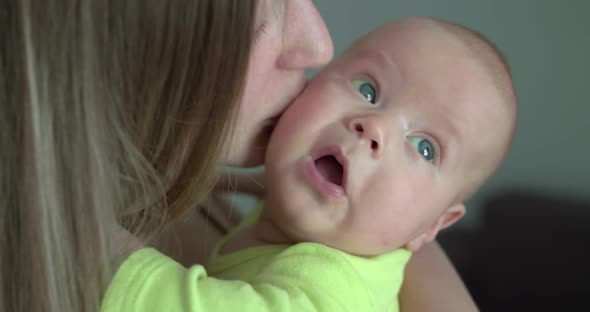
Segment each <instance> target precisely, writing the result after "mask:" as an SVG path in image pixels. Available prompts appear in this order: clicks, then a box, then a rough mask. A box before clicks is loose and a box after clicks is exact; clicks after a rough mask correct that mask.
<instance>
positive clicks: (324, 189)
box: [303, 154, 346, 198]
mask: <svg viewBox="0 0 590 312" xmlns="http://www.w3.org/2000/svg"><path fill="white" fill-rule="evenodd" d="M324 155H327V154H324ZM324 155H322V156H324ZM320 157H321V156H320ZM342 165H343V167H344V171H343V180H342V181H343V182H344V181H345V177H346V166H345V164H342ZM303 169H304V171H305V173H306V175H307V177H308V179H309V181H310V183H311V184H312V185H313V186H314V187H315V188H316V189H317V190H318V191H320V192H321V193H323V194H325V195H328V196H330V197H336V198H342V197H345V196H346V192H345V189H344V186H345V184H344V183H343V184H342V186H340V185H337V184H334V183H332V182H330V181H328V180H326V178H325V177H324V176H323V175H322V174H320V172H319V171H318V168H317V167H316V165H315V159H314V158H313V157H311V156H306V157H305V159H304V161H303Z"/></svg>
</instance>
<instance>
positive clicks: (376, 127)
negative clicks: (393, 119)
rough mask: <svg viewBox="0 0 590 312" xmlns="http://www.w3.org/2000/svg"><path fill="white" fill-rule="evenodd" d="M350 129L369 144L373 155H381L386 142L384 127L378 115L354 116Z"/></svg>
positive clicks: (374, 156)
mask: <svg viewBox="0 0 590 312" xmlns="http://www.w3.org/2000/svg"><path fill="white" fill-rule="evenodd" d="M349 129H350V130H351V131H353V132H354V133H356V135H357V136H358V138H359V139H361V140H362V142H363V143H366V144H367V145H368V148H369V149H370V153H371V157H373V158H380V157H381V155H382V152H383V148H384V146H383V144H384V143H385V140H384V129H383V126H382V125H381V124H380V122H379V120H378V119H377V118H376V117H372V116H371V117H361V118H354V119H352V120H351V121H350V123H349Z"/></svg>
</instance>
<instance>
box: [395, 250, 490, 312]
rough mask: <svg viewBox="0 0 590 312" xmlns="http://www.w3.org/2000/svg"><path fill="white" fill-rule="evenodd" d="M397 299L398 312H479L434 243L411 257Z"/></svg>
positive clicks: (459, 279) (447, 259)
mask: <svg viewBox="0 0 590 312" xmlns="http://www.w3.org/2000/svg"><path fill="white" fill-rule="evenodd" d="M399 298H400V311H402V312H429V311H433V312H434V311H436V312H446V311H449V312H464V311H479V309H478V308H477V306H476V305H475V302H474V301H473V298H472V297H471V295H470V294H469V292H468V291H467V288H465V285H464V284H463V281H462V280H461V278H460V277H459V274H458V273H457V271H455V268H454V267H453V265H452V264H451V262H450V261H449V258H447V256H446V255H445V253H444V251H443V250H442V249H441V248H440V246H439V245H438V243H432V244H428V245H425V246H424V247H422V249H421V250H420V251H418V252H416V253H415V254H414V255H413V256H412V259H411V260H410V262H409V263H408V265H407V267H406V273H405V277H404V283H403V285H402V289H401V292H400V296H399Z"/></svg>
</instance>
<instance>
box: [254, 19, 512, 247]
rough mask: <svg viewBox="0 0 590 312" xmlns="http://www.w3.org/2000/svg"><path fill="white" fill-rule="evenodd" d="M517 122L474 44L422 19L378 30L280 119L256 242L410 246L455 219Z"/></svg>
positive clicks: (507, 87) (495, 67)
mask: <svg viewBox="0 0 590 312" xmlns="http://www.w3.org/2000/svg"><path fill="white" fill-rule="evenodd" d="M515 123H516V99H515V96H514V92H513V91H512V81H511V79H510V74H509V72H508V69H507V66H506V65H505V63H504V62H503V60H502V58H501V56H500V55H499V54H498V53H497V52H496V50H495V49H494V48H493V47H492V46H491V45H490V44H488V43H487V42H486V41H484V39H482V38H481V37H479V36H478V35H476V34H475V33H473V32H471V31H470V30H468V29H466V28H464V27H462V26H458V25H454V24H450V23H447V22H442V21H436V20H432V19H426V18H407V19H403V20H399V21H395V22H392V23H389V24H386V25H384V26H383V27H380V28H379V29H377V30H375V31H373V32H371V33H369V34H368V35H366V36H365V37H363V38H361V39H360V40H359V41H358V42H356V43H355V44H354V45H353V46H352V47H351V48H349V49H348V50H347V51H346V52H345V53H344V54H343V55H342V56H341V57H340V58H338V59H337V60H335V61H334V62H332V63H331V64H330V65H329V66H328V67H326V68H325V69H324V70H323V71H321V72H320V73H319V74H318V75H317V76H316V77H314V79H313V80H311V81H310V82H309V83H308V85H307V86H306V88H305V89H304V91H303V92H302V94H301V95H300V96H299V97H298V98H297V99H296V100H295V102H294V103H293V104H292V105H291V106H290V107H289V108H288V109H287V110H286V111H285V113H284V114H283V115H282V116H281V119H280V120H279V122H278V124H277V126H276V128H275V129H274V132H273V134H272V137H271V140H270V144H269V146H268V150H267V154H266V182H267V187H268V195H267V198H266V201H265V208H264V210H263V212H262V214H261V217H260V220H259V221H258V223H257V225H256V228H255V229H253V231H254V232H255V237H256V240H257V241H259V242H266V243H296V242H304V241H311V242H318V243H322V244H325V245H327V246H330V247H333V248H336V249H340V250H343V251H345V252H348V253H351V254H355V255H361V256H371V255H377V254H382V253H385V252H388V251H391V250H393V249H397V248H400V247H406V248H408V249H410V250H417V249H419V248H420V247H421V246H422V245H423V244H424V243H426V242H429V241H432V240H433V239H434V238H435V236H436V234H437V233H438V231H439V230H440V229H442V228H445V227H447V226H449V225H451V224H453V223H454V222H456V221H457V220H458V219H460V218H461V217H462V216H463V215H464V213H465V207H464V205H463V202H464V201H465V200H466V199H467V197H468V196H470V195H471V194H472V193H473V192H474V191H475V190H477V189H478V188H479V186H480V185H481V184H482V183H483V182H484V181H485V180H486V179H487V178H488V177H489V176H490V175H491V174H492V173H493V172H494V170H495V169H496V168H497V166H498V164H499V163H500V161H501V160H502V158H503V157H504V155H505V153H506V151H507V149H508V147H509V145H510V142H511V138H512V136H513V132H514V128H515Z"/></svg>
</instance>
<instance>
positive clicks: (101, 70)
mask: <svg viewBox="0 0 590 312" xmlns="http://www.w3.org/2000/svg"><path fill="white" fill-rule="evenodd" d="M0 3H1V5H0V34H2V35H1V36H2V38H1V39H0V104H1V105H0V112H1V114H0V133H1V134H0V137H1V141H0V144H1V145H2V152H1V153H0V159H1V162H0V163H1V166H2V167H1V170H2V173H1V174H0V176H1V177H2V184H1V188H0V229H1V230H2V232H1V235H0V245H1V247H0V248H1V250H2V257H1V259H2V260H1V263H0V264H1V271H0V279H1V280H2V282H1V283H2V284H1V285H2V286H1V291H0V302H1V305H0V307H1V310H3V311H41V310H42V311H95V310H97V309H98V307H99V306H100V301H101V297H102V295H103V293H104V291H105V289H106V287H107V286H108V283H109V281H110V280H111V278H112V276H113V274H114V272H115V271H116V269H117V267H118V263H120V261H122V260H123V258H121V254H128V253H130V252H132V251H133V249H134V248H137V244H132V243H133V241H132V240H131V239H130V238H129V237H127V236H126V232H125V231H123V230H121V229H120V225H123V226H124V227H125V229H126V230H129V231H131V232H132V233H134V234H135V235H136V237H137V238H139V239H140V240H142V239H146V238H147V237H150V236H151V235H153V234H154V233H156V232H157V231H158V230H159V229H160V227H161V224H162V223H163V222H164V221H165V220H166V219H167V218H168V219H169V218H171V217H172V216H176V215H179V214H181V213H182V212H183V211H184V210H186V209H188V208H190V207H192V206H194V205H195V203H197V202H198V200H199V199H200V198H201V197H202V196H203V195H204V194H205V193H206V190H207V189H208V188H209V187H210V185H211V183H212V179H211V177H212V171H213V168H214V166H215V165H216V164H217V163H218V162H219V160H220V159H221V160H222V161H225V162H226V163H230V164H256V163H260V162H261V161H262V155H263V152H264V147H265V144H266V141H265V140H266V133H265V131H266V128H267V127H268V126H271V125H272V120H273V118H274V117H275V116H277V115H278V114H280V112H281V111H282V110H283V109H284V108H285V106H286V105H287V104H288V103H289V101H290V100H291V99H292V98H293V97H294V96H296V95H297V94H298V92H299V91H300V89H301V88H302V86H303V82H304V80H303V69H304V68H310V67H317V66H321V65H323V64H325V63H326V62H328V60H329V59H330V58H331V55H332V47H331V42H330V38H329V35H328V33H327V31H326V29H325V25H324V24H323V21H322V20H321V18H320V17H319V15H318V13H317V11H316V9H315V7H314V6H313V4H312V3H311V1H309V0H283V1H276V0H275V1H272V0H260V1H258V2H257V3H256V5H255V3H254V2H253V1H244V0H194V1H188V0H187V1H181V0H176V1H161V0H125V1H120V0H104V1H93V0H79V1H75V2H74V1H66V0H61V1H60V0H49V1H43V2H41V1H33V0H20V1H19V0H2V1H1V2H0ZM255 15H256V16H257V17H256V18H255ZM249 51H252V52H251V53H249ZM250 54H251V55H250ZM248 64H249V68H248ZM244 85H245V88H244ZM242 95H243V99H242V101H241V109H240V106H239V103H240V101H239V99H240V98H241V97H242ZM239 110H241V112H240V114H239V118H238V117H237V116H238V111H239ZM232 134H233V135H232ZM435 255H437V256H441V255H442V253H441V252H440V251H436V252H435ZM418 258H421V257H420V256H418ZM424 261H426V264H419V265H418V266H417V268H416V270H418V271H420V270H422V269H425V268H428V267H430V265H431V263H432V261H436V262H435V264H437V265H439V266H442V268H441V269H436V270H435V271H434V272H427V273H422V272H420V273H418V274H415V273H410V276H409V277H408V279H407V280H409V281H410V282H412V283H410V282H408V285H415V284H416V283H419V284H420V287H421V288H420V289H416V288H414V287H416V286H411V287H412V288H408V289H407V292H405V293H404V295H403V296H402V304H404V302H407V305H406V306H405V307H404V309H405V310H407V311H414V310H416V311H427V310H426V309H422V308H421V307H420V306H414V304H416V302H415V301H414V298H417V297H421V299H422V300H421V301H423V302H430V303H437V304H438V305H437V307H436V310H437V311H441V310H445V308H446V306H447V305H448V306H449V307H453V304H452V302H455V303H456V302H468V303H470V302H469V297H468V295H466V294H465V293H464V289H463V288H462V284H461V283H460V282H458V280H457V277H456V274H454V273H453V271H452V269H450V266H449V264H448V261H447V260H446V259H442V260H428V259H426V260H424ZM410 267H412V265H410ZM410 272H412V270H411V271H410ZM430 273H432V274H433V275H430ZM449 273H452V274H450V275H449ZM430 276H441V277H442V278H445V279H446V281H447V282H450V283H452V287H448V286H446V285H445V287H439V286H440V285H438V284H435V283H433V286H430V282H428V283H427V284H426V285H427V287H425V285H424V284H423V283H421V278H423V277H430ZM414 281H416V283H413V282H414ZM457 295H458V296H459V297H456V296H457ZM444 296H454V297H453V300H452V301H451V303H448V302H447V303H442V304H441V303H440V302H437V301H438V299H439V298H440V297H444ZM406 298H408V300H406ZM455 298H456V299H455ZM450 310H453V311H458V310H455V309H452V308H451V309H450Z"/></svg>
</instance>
